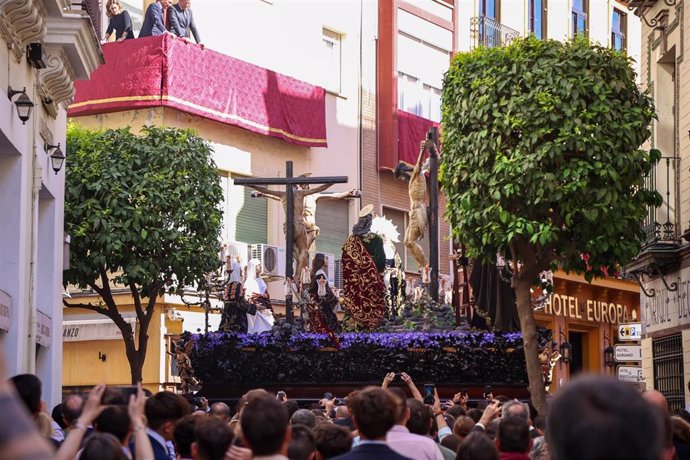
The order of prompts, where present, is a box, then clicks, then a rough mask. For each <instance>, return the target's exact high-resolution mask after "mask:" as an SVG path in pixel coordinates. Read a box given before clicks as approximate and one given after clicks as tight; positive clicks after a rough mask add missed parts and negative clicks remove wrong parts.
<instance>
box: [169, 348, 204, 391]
mask: <svg viewBox="0 0 690 460" xmlns="http://www.w3.org/2000/svg"><path fill="white" fill-rule="evenodd" d="M171 344H172V348H173V350H172V352H171V351H168V352H167V353H168V354H169V355H170V356H172V357H174V358H175V361H176V363H177V375H178V376H179V377H180V382H181V385H180V391H181V392H182V393H183V394H186V393H190V392H191V391H192V387H193V386H196V385H198V384H199V382H198V381H197V379H196V377H194V368H193V367H192V360H191V359H189V354H190V353H191V351H192V347H193V346H194V342H192V341H191V340H189V341H187V343H184V341H183V340H178V341H177V342H175V341H172V342H171Z"/></svg>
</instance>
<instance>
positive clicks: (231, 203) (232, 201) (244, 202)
mask: <svg viewBox="0 0 690 460" xmlns="http://www.w3.org/2000/svg"><path fill="white" fill-rule="evenodd" d="M233 177H241V176H233ZM221 184H222V186H223V189H224V191H225V197H226V198H225V203H224V204H223V227H224V231H223V239H227V240H228V241H241V242H243V243H248V244H259V243H264V244H266V243H268V222H267V221H268V199H267V198H254V197H252V196H251V194H252V189H250V188H249V187H242V186H240V185H229V184H228V180H227V177H221ZM226 235H227V236H226Z"/></svg>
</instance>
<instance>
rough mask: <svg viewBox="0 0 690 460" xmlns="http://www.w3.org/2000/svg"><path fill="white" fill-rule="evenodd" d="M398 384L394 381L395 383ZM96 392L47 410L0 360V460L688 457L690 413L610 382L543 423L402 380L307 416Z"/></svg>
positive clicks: (276, 406) (270, 398)
mask: <svg viewBox="0 0 690 460" xmlns="http://www.w3.org/2000/svg"><path fill="white" fill-rule="evenodd" d="M396 379H397V380H400V382H401V383H402V385H397V384H395V382H396ZM125 390H130V389H129V388H117V387H115V388H111V387H106V386H105V385H98V386H96V387H95V388H93V389H92V390H91V391H90V392H89V393H88V395H86V396H85V397H84V396H80V395H69V396H67V397H66V398H65V399H64V400H63V402H62V404H60V405H58V406H57V407H56V408H55V409H54V410H53V413H52V418H51V416H49V415H48V414H47V412H46V409H45V407H44V403H43V402H42V400H41V382H40V380H39V379H38V378H37V377H36V376H34V375H30V374H23V375H17V376H14V377H12V378H11V379H9V380H7V379H6V376H5V371H4V361H3V358H2V356H1V355H0V411H1V413H2V415H3V417H2V418H1V419H0V458H2V459H8V460H14V459H17V460H20V459H32V460H37V459H48V458H57V459H64V460H72V459H80V460H91V459H99V460H111V459H112V460H126V459H135V460H174V459H195V460H211V459H219V460H220V459H223V460H249V459H257V460H286V459H289V460H323V459H333V458H334V459H338V460H360V459H361V460H367V459H371V460H374V459H377V460H378V459H383V460H405V459H413V460H427V459H429V460H445V459H459V460H528V459H533V460H537V459H540V460H541V459H555V460H571V459H573V460H575V459H578V460H580V459H593V460H597V459H601V460H604V459H606V460H609V459H642V460H647V459H649V460H671V459H676V458H677V459H680V460H682V459H687V458H689V457H690V422H689V420H690V414H689V413H688V412H686V411H679V412H678V413H677V414H674V415H670V414H669V411H668V405H667V402H666V399H665V398H664V396H663V395H662V394H661V393H659V392H658V391H655V390H647V391H644V392H640V391H639V390H637V389H636V388H635V387H634V386H631V385H630V384H627V383H623V382H619V381H616V380H613V379H610V378H607V377H601V376H585V377H580V378H576V379H574V380H573V381H571V382H570V383H568V384H567V385H565V386H564V387H563V388H562V389H561V390H560V391H559V392H558V394H557V395H556V397H555V398H553V400H552V402H551V403H550V410H549V415H548V416H547V417H544V416H543V415H537V416H535V414H534V412H533V410H531V407H530V406H529V405H528V404H526V403H524V402H521V401H518V400H515V399H509V398H507V397H503V396H495V397H494V395H492V394H489V395H487V400H486V401H485V402H486V405H485V406H486V407H484V408H483V409H479V408H471V407H469V400H468V396H467V394H466V393H463V392H460V393H457V394H456V395H455V396H454V397H453V399H452V400H450V401H447V402H444V403H442V402H441V400H440V399H439V396H438V393H437V392H436V391H435V390H434V391H433V392H429V394H426V393H427V392H426V388H425V395H424V396H422V394H421V393H420V391H419V390H418V388H417V386H416V385H415V384H414V382H413V381H412V379H411V378H410V376H409V375H407V374H406V373H398V374H396V373H392V372H391V373H389V374H388V375H386V376H385V378H384V380H383V383H382V385H381V387H366V388H364V389H362V390H358V391H354V392H352V393H351V394H349V395H347V397H346V398H343V399H338V398H335V397H334V396H333V395H332V394H330V393H327V394H325V395H324V398H323V399H321V400H320V401H319V403H315V404H314V405H313V406H312V407H309V408H300V407H299V405H298V403H297V402H296V401H294V400H292V399H289V398H288V396H287V395H286V394H285V392H283V391H279V392H278V393H277V394H272V393H269V392H267V391H266V390H263V389H255V390H251V391H249V392H247V393H246V394H245V395H244V396H242V398H241V399H240V400H239V402H238V404H237V407H236V408H235V409H236V410H234V411H233V410H231V408H230V407H229V406H228V405H227V404H225V403H224V402H220V401H218V402H215V403H213V404H209V402H208V401H207V400H206V399H205V398H193V399H192V400H189V399H186V398H184V397H182V396H181V395H178V394H175V393H172V392H168V391H162V392H159V393H156V394H148V395H147V394H146V392H145V391H144V390H142V388H141V386H140V385H139V386H138V387H135V388H134V389H133V391H125Z"/></svg>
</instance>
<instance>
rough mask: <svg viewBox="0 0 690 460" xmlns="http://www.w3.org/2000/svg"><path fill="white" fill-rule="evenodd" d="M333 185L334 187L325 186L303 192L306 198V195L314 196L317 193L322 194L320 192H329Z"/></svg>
mask: <svg viewBox="0 0 690 460" xmlns="http://www.w3.org/2000/svg"><path fill="white" fill-rule="evenodd" d="M331 185H333V184H323V185H319V186H318V187H316V188H310V189H309V190H303V193H304V195H305V196H306V195H313V194H315V193H320V192H323V191H324V190H327V189H328V187H330V186H331Z"/></svg>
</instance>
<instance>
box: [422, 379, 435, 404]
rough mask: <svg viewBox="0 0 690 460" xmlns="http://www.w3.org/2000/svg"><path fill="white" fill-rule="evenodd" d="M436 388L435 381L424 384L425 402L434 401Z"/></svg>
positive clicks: (430, 402)
mask: <svg viewBox="0 0 690 460" xmlns="http://www.w3.org/2000/svg"><path fill="white" fill-rule="evenodd" d="M434 389H435V386H434V384H433V383H425V384H424V393H423V396H424V404H433V403H434Z"/></svg>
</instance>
